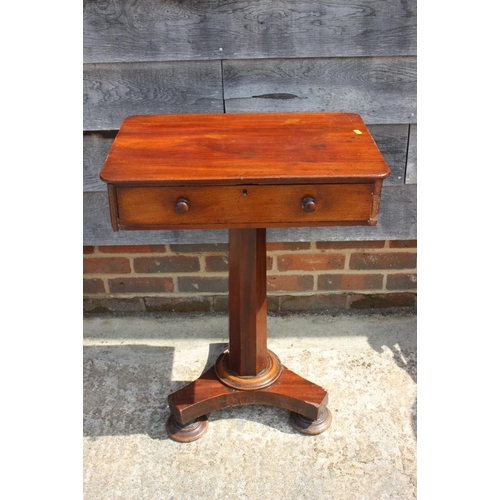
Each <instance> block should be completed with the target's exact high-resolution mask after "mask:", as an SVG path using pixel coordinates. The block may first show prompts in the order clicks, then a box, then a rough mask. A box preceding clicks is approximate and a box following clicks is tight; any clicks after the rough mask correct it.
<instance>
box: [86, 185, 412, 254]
mask: <svg viewBox="0 0 500 500" xmlns="http://www.w3.org/2000/svg"><path fill="white" fill-rule="evenodd" d="M83 215H84V220H83V244H84V245H90V246H92V245H147V244H180V243H202V242H203V243H227V241H228V231H226V230H192V231H184V230H174V231H119V232H117V233H114V232H113V231H112V228H111V222H110V219H109V206H108V198H107V193H106V192H102V191H101V192H88V193H84V195H83ZM416 238H417V187H416V185H409V186H384V187H383V188H382V196H381V202H380V210H379V216H378V223H377V225H376V226H374V227H330V228H329V227H314V228H311V227H304V228H289V229H269V230H268V231H267V240H268V241H344V240H353V241H356V240H358V241H364V240H386V239H387V240H413V239H416Z"/></svg>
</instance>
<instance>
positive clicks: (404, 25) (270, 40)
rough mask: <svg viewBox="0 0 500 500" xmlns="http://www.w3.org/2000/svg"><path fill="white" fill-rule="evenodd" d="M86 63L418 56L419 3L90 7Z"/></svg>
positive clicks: (178, 2)
mask: <svg viewBox="0 0 500 500" xmlns="http://www.w3.org/2000/svg"><path fill="white" fill-rule="evenodd" d="M83 28H84V38H83V47H84V61H85V62H125V61H126V62H136V61H166V60H168V61H172V60H205V59H257V58H291V57H346V56H375V55H377V56H386V55H391V56H393V55H415V54H416V49H417V1H416V0H405V1H402V0H357V1H356V2H354V3H353V2H352V1H351V0H281V1H276V0H259V1H251V0H232V1H230V2H229V1H222V0H204V1H198V0H169V1H168V2H165V1H164V0H148V2H137V1H135V0H108V1H106V2H102V1H99V0H84V14H83Z"/></svg>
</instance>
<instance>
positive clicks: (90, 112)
mask: <svg viewBox="0 0 500 500" xmlns="http://www.w3.org/2000/svg"><path fill="white" fill-rule="evenodd" d="M223 111H224V107H223V102H222V75H221V63H220V62H219V61H191V62H168V63H129V64H84V66H83V129H84V130H109V129H118V128H120V125H121V123H122V121H123V120H124V119H125V118H126V117H127V116H130V115H139V114H152V113H156V114H160V113H222V112H223Z"/></svg>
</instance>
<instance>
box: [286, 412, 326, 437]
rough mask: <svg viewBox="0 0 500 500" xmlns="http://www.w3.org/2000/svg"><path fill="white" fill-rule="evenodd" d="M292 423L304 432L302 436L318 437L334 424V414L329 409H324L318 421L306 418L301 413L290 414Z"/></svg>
mask: <svg viewBox="0 0 500 500" xmlns="http://www.w3.org/2000/svg"><path fill="white" fill-rule="evenodd" d="M290 423H291V424H292V426H293V427H294V428H295V429H296V430H298V431H299V432H302V434H309V435H316V434H321V433H322V432H324V431H326V430H327V429H328V427H330V424H331V423H332V414H331V412H330V410H329V409H328V408H324V409H323V410H322V411H321V412H320V414H319V416H318V418H317V419H316V420H312V419H311V418H307V417H304V416H303V415H300V414H299V413H295V412H293V411H292V412H290Z"/></svg>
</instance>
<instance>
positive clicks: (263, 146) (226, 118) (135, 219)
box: [101, 113, 389, 442]
mask: <svg viewBox="0 0 500 500" xmlns="http://www.w3.org/2000/svg"><path fill="white" fill-rule="evenodd" d="M388 175H389V167H388V166H387V164H386V162H385V160H384V158H383V157H382V155H381V153H380V151H379V150H378V148H377V146H376V145H375V142H374V141H373V139H372V137H371V135H370V133H369V132H368V130H367V128H366V126H365V124H364V123H363V121H362V120H361V118H360V117H359V116H358V115H355V114H350V113H300V114H266V115H261V114H249V115H152V116H134V117H130V118H128V119H126V120H125V122H124V123H123V125H122V128H121V129H120V131H119V133H118V135H117V137H116V139H115V141H114V143H113V146H112V148H111V150H110V153H109V155H108V157H107V159H106V162H105V164H104V167H103V169H102V172H101V178H102V179H103V180H104V181H105V182H107V183H108V193H109V204H110V214H111V219H112V224H113V229H114V230H120V229H126V230H133V229H145V230H148V229H154V230H156V229H206V228H214V227H215V228H228V229H229V349H228V350H227V351H226V352H224V353H223V354H222V355H221V356H219V358H218V360H217V362H216V363H215V365H214V366H213V367H212V368H210V369H209V370H208V371H207V372H206V373H204V374H203V375H202V376H201V377H200V378H198V379H197V380H196V381H194V382H193V383H191V384H189V385H187V386H186V387H184V388H182V389H180V390H178V391H176V392H174V393H173V394H170V396H169V397H168V403H169V406H170V410H171V415H170V417H169V419H168V421H167V431H168V433H169V435H170V436H171V437H172V438H173V439H175V440H177V441H181V442H188V441H194V440H195V439H199V438H200V437H201V436H202V435H203V434H204V433H205V432H206V430H207V425H208V423H207V420H206V414H207V413H210V412H212V411H215V410H219V409H222V408H227V407H230V406H235V405H250V404H263V405H272V406H278V407H280V408H285V409H288V410H290V412H291V423H292V425H293V427H294V428H295V429H297V430H298V431H299V432H303V433H305V434H319V433H321V432H324V431H325V430H326V429H327V428H328V427H329V426H330V423H331V421H332V416H331V413H330V411H329V410H328V408H327V407H326V404H327V401H328V395H327V392H326V391H325V390H324V389H323V388H321V387H319V386H317V385H316V384H314V383H313V382H310V381H308V380H306V379H304V378H302V377H300V376H299V375H297V374H295V373H294V372H291V371H290V370H288V369H287V368H286V367H284V366H283V365H282V364H281V361H280V360H279V358H278V356H277V355H276V354H274V353H272V352H271V351H269V350H268V349H267V293H266V228H267V227H297V226H314V225H360V224H370V225H374V224H376V222H377V214H378V208H379V202H380V195H381V188H382V181H383V179H384V178H385V177H387V176H388Z"/></svg>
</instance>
